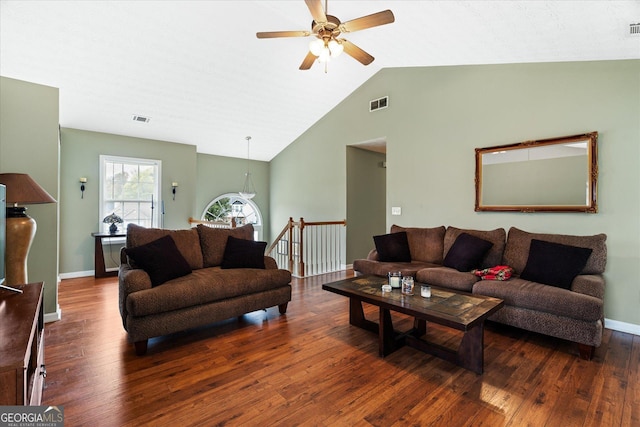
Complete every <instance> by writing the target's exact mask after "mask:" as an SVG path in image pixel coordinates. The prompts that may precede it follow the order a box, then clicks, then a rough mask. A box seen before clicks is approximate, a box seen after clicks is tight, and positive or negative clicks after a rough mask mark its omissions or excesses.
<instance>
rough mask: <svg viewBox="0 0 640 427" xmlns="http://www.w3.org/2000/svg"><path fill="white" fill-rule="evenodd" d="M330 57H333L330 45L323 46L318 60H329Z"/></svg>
mask: <svg viewBox="0 0 640 427" xmlns="http://www.w3.org/2000/svg"><path fill="white" fill-rule="evenodd" d="M330 59H331V52H330V51H329V48H328V47H325V48H322V52H320V55H319V56H318V61H320V62H329V60H330Z"/></svg>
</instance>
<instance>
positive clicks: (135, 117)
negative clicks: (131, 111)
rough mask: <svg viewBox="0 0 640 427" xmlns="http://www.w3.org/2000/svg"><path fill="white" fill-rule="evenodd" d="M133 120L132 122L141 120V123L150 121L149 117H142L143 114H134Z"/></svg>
mask: <svg viewBox="0 0 640 427" xmlns="http://www.w3.org/2000/svg"><path fill="white" fill-rule="evenodd" d="M133 121H134V122H141V123H149V122H150V121H151V117H144V116H137V115H134V116H133Z"/></svg>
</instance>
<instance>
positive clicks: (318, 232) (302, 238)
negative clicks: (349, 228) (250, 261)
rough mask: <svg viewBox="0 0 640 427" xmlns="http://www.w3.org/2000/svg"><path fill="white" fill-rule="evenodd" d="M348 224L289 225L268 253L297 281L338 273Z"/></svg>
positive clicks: (327, 222)
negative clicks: (301, 278) (300, 278)
mask: <svg viewBox="0 0 640 427" xmlns="http://www.w3.org/2000/svg"><path fill="white" fill-rule="evenodd" d="M346 225H347V221H346V220H342V221H316V222H305V220H304V219H303V218H300V221H294V220H293V218H289V221H288V222H287V224H286V225H285V226H284V228H283V229H282V231H281V232H280V234H279V235H278V236H277V237H276V239H275V240H274V241H273V243H272V244H271V246H269V247H268V248H267V250H266V252H265V253H266V254H267V255H269V256H271V257H273V258H274V259H275V260H276V263H277V264H278V267H280V268H284V269H287V270H289V271H291V274H293V275H294V276H297V277H305V276H313V275H317V274H323V273H329V272H332V271H338V270H341V269H343V268H344V267H345V266H344V265H343V263H342V258H343V254H344V251H345V242H346V231H345V227H346Z"/></svg>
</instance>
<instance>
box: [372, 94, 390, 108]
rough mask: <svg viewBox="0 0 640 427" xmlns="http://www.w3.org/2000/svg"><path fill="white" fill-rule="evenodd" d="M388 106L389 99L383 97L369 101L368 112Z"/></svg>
mask: <svg viewBox="0 0 640 427" xmlns="http://www.w3.org/2000/svg"><path fill="white" fill-rule="evenodd" d="M388 106H389V97H388V96H383V97H382V98H378V99H374V100H373V101H369V111H370V112H371V111H376V110H380V109H382V108H387V107H388Z"/></svg>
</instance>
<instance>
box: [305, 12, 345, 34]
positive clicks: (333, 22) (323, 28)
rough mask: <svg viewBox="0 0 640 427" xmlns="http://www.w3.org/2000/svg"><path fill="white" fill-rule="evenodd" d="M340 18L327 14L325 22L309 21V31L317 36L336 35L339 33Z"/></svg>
mask: <svg viewBox="0 0 640 427" xmlns="http://www.w3.org/2000/svg"><path fill="white" fill-rule="evenodd" d="M340 24H342V22H340V20H339V19H338V18H336V17H335V16H333V15H327V22H320V23H318V22H316V21H311V31H313V32H314V34H317V35H318V37H320V38H323V37H338V36H339V35H340Z"/></svg>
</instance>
